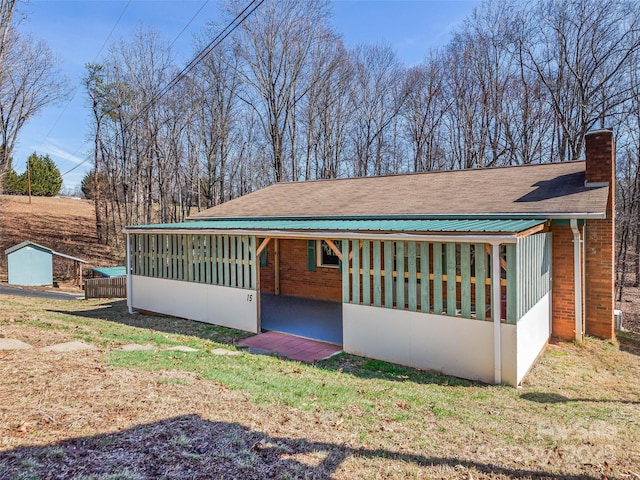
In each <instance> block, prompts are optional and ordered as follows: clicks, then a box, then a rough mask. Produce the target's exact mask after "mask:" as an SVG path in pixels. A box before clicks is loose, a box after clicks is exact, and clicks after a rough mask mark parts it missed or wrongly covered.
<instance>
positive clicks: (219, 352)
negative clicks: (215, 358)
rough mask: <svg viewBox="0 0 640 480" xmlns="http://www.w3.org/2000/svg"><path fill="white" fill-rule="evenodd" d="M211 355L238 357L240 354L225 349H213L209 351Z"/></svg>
mask: <svg viewBox="0 0 640 480" xmlns="http://www.w3.org/2000/svg"><path fill="white" fill-rule="evenodd" d="M211 353H212V354H213V355H240V354H241V352H238V351H236V350H227V349H226V348H214V349H213V350H211Z"/></svg>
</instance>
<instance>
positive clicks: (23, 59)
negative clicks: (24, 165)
mask: <svg viewBox="0 0 640 480" xmlns="http://www.w3.org/2000/svg"><path fill="white" fill-rule="evenodd" d="M3 5H4V2H3ZM3 9H4V6H3ZM2 28H5V26H4V25H3V26H2ZM0 34H1V35H3V44H2V49H3V50H2V52H1V53H2V55H1V56H0V61H1V64H0V179H2V178H3V177H4V173H5V171H6V170H7V169H8V168H9V166H10V162H11V154H12V152H13V148H14V146H15V144H16V140H17V138H18V135H19V133H20V130H21V129H22V127H23V126H24V124H25V123H26V122H27V121H28V120H29V118H31V117H33V116H34V115H36V114H37V113H39V112H40V111H41V110H42V109H43V108H44V107H45V106H47V105H50V104H52V103H55V102H57V101H59V100H62V99H63V98H65V96H66V95H67V92H68V90H67V83H66V80H65V79H63V77H62V76H61V74H60V72H59V70H58V68H57V60H56V59H55V56H54V55H53V54H52V53H51V50H50V49H49V47H47V45H46V44H45V43H43V42H41V41H36V40H33V39H31V38H28V37H22V36H21V35H19V34H18V33H17V32H16V31H15V30H11V29H10V28H9V30H7V31H4V32H2V31H0ZM0 186H1V185H0Z"/></svg>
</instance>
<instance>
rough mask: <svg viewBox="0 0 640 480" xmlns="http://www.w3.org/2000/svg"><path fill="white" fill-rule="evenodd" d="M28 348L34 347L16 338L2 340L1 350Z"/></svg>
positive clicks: (0, 341) (0, 342) (0, 339)
mask: <svg viewBox="0 0 640 480" xmlns="http://www.w3.org/2000/svg"><path fill="white" fill-rule="evenodd" d="M28 348H33V347H32V346H31V345H29V344H28V343H24V342H21V341H20V340H16V339H15V338H0V350H27V349H28Z"/></svg>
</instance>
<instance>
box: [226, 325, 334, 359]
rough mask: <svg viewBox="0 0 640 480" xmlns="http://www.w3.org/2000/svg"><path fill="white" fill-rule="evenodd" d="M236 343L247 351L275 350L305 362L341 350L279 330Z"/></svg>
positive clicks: (325, 356)
mask: <svg viewBox="0 0 640 480" xmlns="http://www.w3.org/2000/svg"><path fill="white" fill-rule="evenodd" d="M238 345H240V346H243V347H249V351H253V352H255V353H261V352H262V351H263V352H266V353H271V352H275V353H278V354H280V355H283V356H285V357H287V358H290V359H291V360H299V361H301V362H306V363H311V362H316V361H318V360H322V359H323V358H327V357H330V356H331V355H334V354H336V353H338V352H341V351H342V347H340V346H339V345H332V344H331V343H326V342H318V341H316V340H310V339H308V338H301V337H296V336H295V335H287V334H286V333H279V332H266V333H261V334H258V335H256V336H254V337H249V338H245V339H244V340H242V341H240V342H238Z"/></svg>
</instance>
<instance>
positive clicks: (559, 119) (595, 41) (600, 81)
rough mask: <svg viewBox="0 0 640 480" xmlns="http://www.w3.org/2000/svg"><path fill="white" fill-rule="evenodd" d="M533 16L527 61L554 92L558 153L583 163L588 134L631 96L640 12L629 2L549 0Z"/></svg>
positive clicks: (639, 43)
mask: <svg viewBox="0 0 640 480" xmlns="http://www.w3.org/2000/svg"><path fill="white" fill-rule="evenodd" d="M527 15H528V16H527V18H526V22H528V23H529V24H530V25H531V26H532V29H531V32H530V33H529V34H528V35H527V37H526V39H525V44H524V46H523V51H524V52H525V62H526V65H527V66H528V67H529V68H531V69H532V70H534V71H535V72H536V73H537V74H538V76H539V78H540V80H541V81H542V82H543V84H544V86H545V88H546V90H547V91H548V94H549V99H550V104H551V107H552V109H553V111H554V114H555V117H556V124H555V126H554V132H553V143H554V148H555V154H556V155H557V156H558V158H559V159H560V160H574V159H577V158H578V157H579V155H580V154H581V153H582V149H583V138H584V134H585V133H586V132H587V131H588V130H590V129H591V128H593V127H594V126H595V125H599V126H601V127H603V126H605V124H606V123H607V121H608V120H609V117H610V116H611V115H614V114H615V113H616V111H615V109H616V107H618V106H619V105H621V104H622V103H624V102H625V101H626V100H627V99H628V98H629V94H630V92H629V89H628V86H627V84H626V82H625V81H624V79H623V72H624V66H625V65H626V64H627V63H628V62H629V59H630V58H631V57H632V55H633V53H634V52H636V51H637V50H638V49H639V48H640V9H639V8H638V5H637V3H636V2H631V1H624V0H605V1H604V2H603V1H596V0H567V1H563V2H555V1H543V2H539V3H536V4H534V5H533V7H532V8H531V9H529V11H528V12H527Z"/></svg>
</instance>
